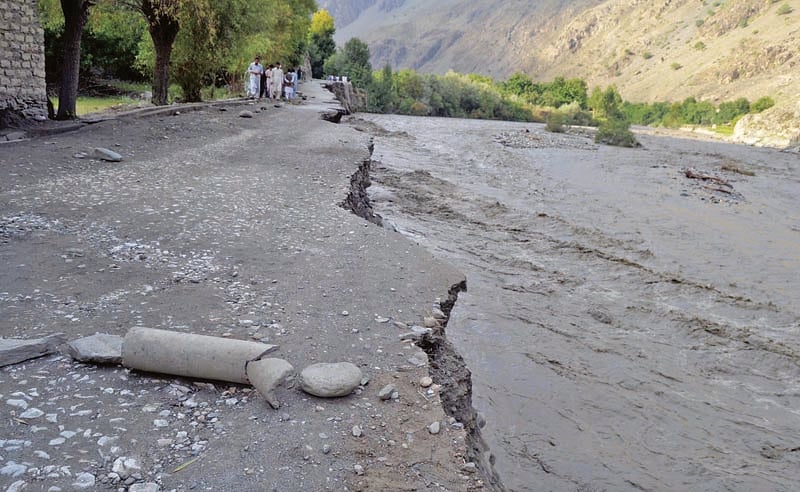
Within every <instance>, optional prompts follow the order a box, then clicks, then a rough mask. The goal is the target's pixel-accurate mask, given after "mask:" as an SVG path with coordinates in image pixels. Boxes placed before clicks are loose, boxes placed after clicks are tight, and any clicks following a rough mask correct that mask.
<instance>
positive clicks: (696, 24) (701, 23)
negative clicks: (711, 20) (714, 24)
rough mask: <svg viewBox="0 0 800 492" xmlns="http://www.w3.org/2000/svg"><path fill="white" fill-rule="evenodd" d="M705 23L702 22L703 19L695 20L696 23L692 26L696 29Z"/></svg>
mask: <svg viewBox="0 0 800 492" xmlns="http://www.w3.org/2000/svg"><path fill="white" fill-rule="evenodd" d="M705 23H706V21H704V20H703V19H697V20H696V21H694V25H695V26H697V27H700V26H702V25H703V24H705Z"/></svg>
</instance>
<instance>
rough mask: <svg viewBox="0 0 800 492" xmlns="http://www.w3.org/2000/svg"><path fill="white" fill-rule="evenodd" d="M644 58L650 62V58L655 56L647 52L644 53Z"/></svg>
mask: <svg viewBox="0 0 800 492" xmlns="http://www.w3.org/2000/svg"><path fill="white" fill-rule="evenodd" d="M642 58H644V59H645V60H649V59H650V58H653V54H652V53H650V52H649V51H645V52H644V53H642Z"/></svg>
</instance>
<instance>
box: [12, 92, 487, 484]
mask: <svg viewBox="0 0 800 492" xmlns="http://www.w3.org/2000/svg"><path fill="white" fill-rule="evenodd" d="M303 90H304V91H305V92H306V94H307V95H308V96H309V99H308V100H307V101H305V102H304V103H302V104H299V105H289V106H284V107H280V108H276V107H274V106H273V105H271V104H249V105H248V104H246V103H243V105H242V106H241V107H239V108H228V110H227V111H220V110H219V109H216V108H209V109H207V110H203V111H197V112H190V113H182V112H180V111H176V112H174V113H172V114H167V115H160V116H151V117H147V118H120V119H115V120H111V121H106V122H102V123H98V124H96V125H92V126H90V127H87V128H84V129H82V130H80V131H78V132H74V133H68V134H62V135H54V136H49V137H42V138H38V139H34V140H30V141H25V142H18V143H13V144H4V145H2V146H0V168H2V170H3V176H4V178H3V179H2V180H0V334H2V336H3V337H20V338H31V337H38V336H41V335H44V334H48V333H52V332H64V333H66V335H67V336H68V338H70V339H73V338H77V337H79V336H84V335H90V334H93V333H95V332H102V333H111V334H117V335H123V334H124V333H125V332H126V331H127V330H128V329H129V328H130V327H133V326H147V327H151V328H162V329H169V330H175V331H182V332H192V333H201V334H207V335H215V336H225V337H231V338H237V339H258V340H262V341H267V342H269V343H275V344H278V345H280V350H279V352H277V353H276V356H279V357H283V358H286V359H288V360H289V361H290V362H291V363H292V364H294V366H295V367H296V368H297V369H302V368H303V367H305V366H307V365H309V364H311V363H315V362H335V361H342V360H346V361H351V362H354V363H356V364H358V365H359V366H360V367H361V368H362V371H363V372H364V373H365V374H366V375H367V376H368V377H369V382H368V384H367V385H366V386H364V387H363V388H362V389H359V390H357V392H356V394H354V395H351V396H350V397H347V398H341V399H335V400H322V399H317V398H313V397H310V396H308V395H305V394H303V393H301V392H300V391H299V390H296V389H292V390H289V389H284V390H281V391H279V393H278V398H279V399H280V401H281V403H282V407H281V409H280V410H278V411H274V410H271V409H270V408H269V407H268V405H266V403H265V402H264V401H263V400H262V399H261V398H260V397H259V396H258V395H257V394H256V393H253V392H251V390H250V388H247V387H240V386H236V385H227V384H208V383H207V382H196V381H191V380H182V379H176V378H172V377H165V376H161V375H147V374H139V373H136V372H131V371H129V370H124V369H122V368H119V367H96V366H91V365H84V364H78V363H75V362H73V361H72V360H71V359H70V358H69V357H67V356H61V355H54V356H48V357H44V358H41V359H37V360H33V361H29V362H27V363H23V364H18V365H14V366H9V367H5V368H2V369H0V405H2V406H3V415H4V416H5V418H4V419H2V422H1V423H0V488H3V490H5V488H4V487H12V490H22V489H23V488H25V487H26V486H27V488H25V490H31V491H33V490H49V489H50V487H60V488H61V490H73V489H74V488H81V487H85V488H87V489H92V490H118V489H120V488H128V487H130V488H131V490H142V488H140V487H144V486H145V485H147V486H151V487H153V488H154V489H155V488H160V489H161V490H215V491H216V490H231V491H233V490H236V491H244V490H252V491H263V490H281V491H283V490H345V489H358V490H411V489H420V488H426V487H434V488H435V487H441V488H446V489H449V490H466V489H470V488H474V487H477V486H478V485H479V484H480V480H479V476H478V475H477V474H475V473H473V470H472V468H471V467H470V466H467V467H464V465H465V462H466V461H468V459H467V458H466V457H465V455H466V445H465V432H464V431H463V430H462V429H461V427H462V426H460V425H459V424H458V423H457V422H453V421H451V420H449V419H448V418H447V417H446V416H445V415H444V414H443V412H442V410H441V408H440V403H439V396H438V393H437V391H435V390H426V389H425V388H421V387H420V385H419V380H420V378H421V377H422V376H425V375H427V373H428V369H427V368H426V367H425V365H426V362H427V358H426V356H425V353H424V352H422V351H421V350H420V349H419V348H417V347H416V346H414V345H413V344H412V343H409V342H404V341H401V340H400V338H399V335H400V334H401V333H403V331H404V330H403V329H402V328H401V327H400V326H398V325H397V324H395V323H394V322H395V321H396V322H398V323H407V324H419V323H421V322H422V319H423V317H424V316H427V315H430V313H431V312H432V311H433V309H434V307H435V306H436V304H435V302H436V300H437V299H438V298H446V296H447V293H448V289H449V288H450V287H451V286H452V285H453V284H456V283H458V282H459V281H460V280H461V279H462V276H461V274H459V273H458V272H456V271H455V270H453V269H452V268H449V267H447V266H446V265H443V264H442V263H441V262H438V261H436V260H434V259H433V258H432V257H431V256H430V254H428V253H427V252H425V251H424V250H422V249H421V248H419V247H418V246H416V245H414V244H412V243H411V242H409V241H407V240H406V239H404V238H402V237H401V236H400V235H398V234H395V233H391V232H389V231H387V230H385V229H382V228H380V227H377V226H375V225H373V224H370V223H367V222H366V221H364V220H363V219H361V218H359V217H356V216H355V215H353V214H352V213H351V212H350V211H347V210H344V209H342V208H341V207H339V203H340V202H342V201H343V200H344V198H345V196H346V195H347V193H348V192H349V191H350V187H351V182H350V178H351V176H352V175H353V174H354V173H355V172H356V171H357V169H358V167H359V165H360V164H361V163H362V161H364V160H365V159H368V158H369V152H368V136H366V135H364V134H361V133H357V132H354V131H353V130H352V129H351V128H349V127H345V126H337V125H333V124H331V123H328V122H325V121H322V120H321V119H320V112H322V111H325V110H326V109H329V108H331V107H334V106H335V105H336V104H335V103H334V102H332V101H330V97H329V95H328V94H327V93H326V92H324V91H323V90H322V89H321V88H320V87H318V86H317V85H316V84H315V83H310V84H306V85H305V87H303ZM262 106H263V108H264V109H263V110H262V109H260V108H261V107H262ZM242 109H246V110H249V111H252V112H254V114H252V116H253V117H252V118H242V117H239V115H238V113H239V111H240V110H242ZM94 147H107V148H110V149H112V150H114V151H116V152H118V153H120V154H122V155H123V157H124V160H123V161H122V162H121V163H109V162H104V161H99V160H94V159H91V155H89V156H86V155H85V154H86V153H91V150H92V149H93V148H94ZM390 383H391V384H394V385H395V386H396V388H397V391H398V392H399V398H398V399H396V400H390V401H388V402H387V401H381V400H380V399H379V398H378V397H377V393H378V391H379V390H380V389H381V388H382V387H383V386H384V385H387V384H390ZM30 409H36V411H35V412H33V411H31V412H28V413H25V412H26V411H28V410H30ZM23 413H25V415H26V416H27V417H25V418H23V417H21V415H22V414H23ZM435 421H438V422H440V423H441V432H440V433H438V434H436V435H433V434H431V433H430V432H429V430H428V426H429V425H430V424H431V423H433V422H435ZM354 427H358V428H359V429H360V430H361V431H362V433H363V434H362V436H361V437H354V436H353V428H354ZM120 458H123V459H122V460H121V461H120ZM124 458H130V459H132V460H133V461H128V464H130V465H131V466H130V467H128V468H129V469H128V470H124V471H122V472H120V473H116V472H115V471H114V465H115V463H118V464H119V463H120V462H121V463H123V464H124V463H125V460H124ZM134 465H135V466H134ZM356 465H358V466H360V467H361V468H356ZM462 467H463V468H464V469H463V470H462ZM118 468H119V466H118ZM123 468H124V467H123ZM356 471H358V472H359V473H360V472H362V471H363V475H361V474H358V473H356ZM14 487H16V488H14ZM144 490H152V489H144Z"/></svg>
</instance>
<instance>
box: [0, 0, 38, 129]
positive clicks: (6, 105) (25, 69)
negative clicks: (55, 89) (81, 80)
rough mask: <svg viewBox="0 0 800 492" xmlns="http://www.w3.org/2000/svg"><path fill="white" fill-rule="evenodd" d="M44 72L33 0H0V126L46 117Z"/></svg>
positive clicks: (34, 0) (34, 1)
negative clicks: (24, 119) (23, 119)
mask: <svg viewBox="0 0 800 492" xmlns="http://www.w3.org/2000/svg"><path fill="white" fill-rule="evenodd" d="M44 74H45V70H44V31H43V30H42V27H41V25H39V19H38V15H37V11H36V0H0V128H4V127H7V126H10V125H12V124H15V123H17V122H19V121H20V120H21V119H22V118H33V119H39V120H41V119H45V118H47V89H46V86H45V80H44Z"/></svg>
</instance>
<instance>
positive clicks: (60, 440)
mask: <svg viewBox="0 0 800 492" xmlns="http://www.w3.org/2000/svg"><path fill="white" fill-rule="evenodd" d="M66 441H67V440H66V439H64V438H63V437H56V438H55V439H50V442H49V443H48V444H49V445H51V446H60V445H62V444H64V443H65V442H66Z"/></svg>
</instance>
